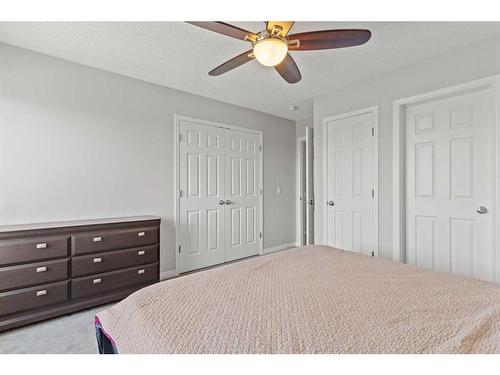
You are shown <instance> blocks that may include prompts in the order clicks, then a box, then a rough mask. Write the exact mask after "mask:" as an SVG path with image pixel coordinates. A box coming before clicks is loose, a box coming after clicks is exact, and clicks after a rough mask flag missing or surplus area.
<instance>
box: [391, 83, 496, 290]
mask: <svg viewBox="0 0 500 375" xmlns="http://www.w3.org/2000/svg"><path fill="white" fill-rule="evenodd" d="M486 89H491V94H492V95H493V96H494V99H495V100H494V101H495V104H496V109H495V125H496V126H495V129H496V133H495V161H496V166H495V177H494V181H495V184H496V188H495V191H496V196H495V201H496V203H495V208H496V215H495V219H494V223H495V224H494V228H495V232H496V238H495V239H494V247H495V250H496V251H495V254H496V263H497V264H496V267H495V268H496V269H495V275H494V277H495V280H496V281H497V282H498V281H500V279H499V278H500V252H499V244H500V230H498V221H497V220H498V217H499V214H498V213H500V201H499V198H500V194H499V192H498V189H499V187H500V74H499V75H495V76H491V77H487V78H482V79H478V80H475V81H470V82H466V83H461V84H459V85H454V86H450V87H446V88H443V89H439V90H435V91H430V92H427V93H424V94H420V95H416V96H412V97H409V98H403V99H398V100H395V101H394V102H393V166H392V170H393V171H392V176H393V196H394V203H393V204H394V205H393V210H394V211H393V254H392V257H393V260H394V261H397V262H404V261H405V256H406V248H405V247H406V228H405V226H406V207H405V199H406V187H405V178H406V177H405V173H406V170H405V169H406V150H405V144H406V108H407V107H408V106H409V105H412V104H418V103H423V102H426V101H434V100H439V99H445V98H448V97H454V96H458V95H460V94H467V93H472V92H477V91H481V90H486Z"/></svg>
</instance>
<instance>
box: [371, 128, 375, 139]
mask: <svg viewBox="0 0 500 375" xmlns="http://www.w3.org/2000/svg"><path fill="white" fill-rule="evenodd" d="M374 135H375V128H374V127H372V137H373V136H374Z"/></svg>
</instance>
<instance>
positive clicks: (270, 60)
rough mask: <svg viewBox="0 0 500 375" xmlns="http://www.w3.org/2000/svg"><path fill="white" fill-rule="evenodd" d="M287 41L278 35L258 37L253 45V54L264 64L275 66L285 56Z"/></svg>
mask: <svg viewBox="0 0 500 375" xmlns="http://www.w3.org/2000/svg"><path fill="white" fill-rule="evenodd" d="M287 53H288V43H287V42H286V41H285V40H283V39H281V38H278V37H267V38H262V39H258V40H257V41H256V42H255V44H254V45H253V54H254V56H255V58H256V59H257V61H258V62H259V63H261V64H262V65H264V66H276V65H278V64H279V63H280V62H282V61H283V59H284V58H285V57H286V54H287Z"/></svg>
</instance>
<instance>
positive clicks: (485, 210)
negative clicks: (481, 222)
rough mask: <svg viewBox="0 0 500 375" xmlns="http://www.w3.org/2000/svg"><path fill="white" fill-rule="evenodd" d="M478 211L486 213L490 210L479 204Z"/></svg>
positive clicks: (482, 213)
mask: <svg viewBox="0 0 500 375" xmlns="http://www.w3.org/2000/svg"><path fill="white" fill-rule="evenodd" d="M476 212H477V213H478V214H481V215H484V214H485V213H486V212H488V209H487V208H486V207H484V206H479V207H478V208H476Z"/></svg>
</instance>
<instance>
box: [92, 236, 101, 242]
mask: <svg viewBox="0 0 500 375" xmlns="http://www.w3.org/2000/svg"><path fill="white" fill-rule="evenodd" d="M101 241H102V237H94V242H101Z"/></svg>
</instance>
